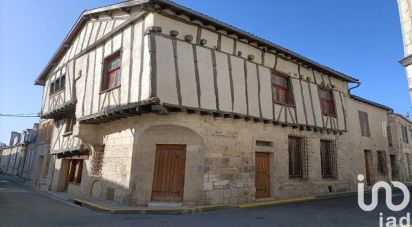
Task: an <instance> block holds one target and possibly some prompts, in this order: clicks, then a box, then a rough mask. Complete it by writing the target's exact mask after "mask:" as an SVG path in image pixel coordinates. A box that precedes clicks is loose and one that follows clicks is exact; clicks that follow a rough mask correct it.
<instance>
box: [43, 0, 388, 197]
mask: <svg viewBox="0 0 412 227" xmlns="http://www.w3.org/2000/svg"><path fill="white" fill-rule="evenodd" d="M349 83H359V81H358V80H357V79H355V78H352V77H350V76H347V75H345V74H343V73H340V72H337V71H335V70H333V69H331V68H328V67H326V66H323V65H320V64H319V63H316V62H314V61H312V60H310V59H307V58H305V57H303V56H300V55H299V54H296V53H294V52H292V51H290V50H288V49H285V48H283V47H280V46H278V45H276V44H273V43H270V42H268V41H265V40H263V39H260V38H258V37H256V36H253V35H251V34H249V33H246V32H244V31H241V30H239V29H237V28H234V27H232V26H230V25H227V24H224V23H222V22H220V21H217V20H215V19H212V18H210V17H207V16H205V15H203V14H200V13H197V12H194V11H192V10H189V9H187V8H185V7H182V6H180V5H177V4H175V3H172V2H169V1H165V0H146V1H129V2H123V3H119V4H114V5H111V6H108V7H102V8H98V9H93V10H88V11H85V12H83V14H82V15H81V16H80V18H79V20H78V21H77V22H76V24H75V25H74V27H73V28H72V30H71V31H70V33H69V34H68V35H67V37H66V38H65V40H64V41H63V43H62V45H61V46H60V48H59V49H58V50H57V52H56V53H55V54H54V56H53V57H52V59H51V60H50V62H49V64H48V65H47V66H46V67H45V69H44V70H43V72H42V73H41V74H40V75H39V77H38V78H37V80H36V84H38V85H43V86H44V92H43V102H42V118H44V119H54V124H53V133H52V139H51V145H50V154H52V155H53V158H52V159H53V160H55V161H54V162H50V165H53V167H54V168H53V169H55V170H54V171H53V173H52V185H51V189H52V190H55V191H67V192H68V193H70V194H73V195H81V196H85V195H90V196H94V197H99V198H106V199H109V200H115V201H117V202H121V203H125V204H129V205H148V204H151V203H153V202H157V201H167V202H178V203H183V204H185V205H194V204H218V203H230V204H239V203H246V202H252V201H255V200H256V199H261V198H268V197H275V198H280V197H290V196H307V195H319V194H326V193H330V192H340V191H353V190H356V186H357V181H356V176H357V174H359V173H366V174H369V175H368V179H369V181H370V182H369V183H371V182H372V181H376V180H380V179H389V178H388V174H387V168H388V163H387V162H383V161H380V162H375V161H373V160H377V159H374V158H373V157H379V158H380V159H379V160H383V159H387V158H388V157H389V156H388V155H389V151H388V140H387V139H386V137H387V133H386V126H387V125H388V123H387V122H388V117H387V116H388V114H389V113H390V112H391V110H390V108H387V107H384V106H382V105H379V104H375V103H373V102H370V101H368V100H364V99H362V98H359V97H355V96H350V94H349V92H348V84H349ZM365 119H366V120H365ZM366 122H367V123H366ZM366 151H370V152H372V154H371V155H370V156H368V154H367V152H366ZM378 151H379V153H378ZM365 154H366V157H367V158H369V157H371V158H372V161H370V163H367V164H368V165H370V166H368V165H366V166H368V167H367V168H365V163H364V161H363V160H369V159H365V158H364V157H365ZM52 163H54V164H52ZM372 165H374V166H375V165H378V166H379V167H382V170H381V169H380V170H379V172H378V173H375V172H373V171H372V169H373V166H372ZM349 167H350V168H349Z"/></svg>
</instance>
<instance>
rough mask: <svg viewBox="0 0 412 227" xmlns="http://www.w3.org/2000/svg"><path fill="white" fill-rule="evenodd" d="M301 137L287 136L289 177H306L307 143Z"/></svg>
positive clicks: (299, 178) (304, 178)
mask: <svg viewBox="0 0 412 227" xmlns="http://www.w3.org/2000/svg"><path fill="white" fill-rule="evenodd" d="M307 142H308V141H307V140H306V139H305V138H303V137H296V136H289V138H288V144H289V148H288V149H289V178H290V179H296V180H307V179H308V159H309V158H308V151H307V148H308V144H307Z"/></svg>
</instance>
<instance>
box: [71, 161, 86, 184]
mask: <svg viewBox="0 0 412 227" xmlns="http://www.w3.org/2000/svg"><path fill="white" fill-rule="evenodd" d="M82 171H83V160H82V159H72V160H70V164H69V182H70V183H75V184H80V183H81V182H82Z"/></svg>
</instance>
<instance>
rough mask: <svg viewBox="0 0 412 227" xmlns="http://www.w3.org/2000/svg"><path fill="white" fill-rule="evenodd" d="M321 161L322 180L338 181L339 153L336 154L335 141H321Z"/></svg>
mask: <svg viewBox="0 0 412 227" xmlns="http://www.w3.org/2000/svg"><path fill="white" fill-rule="evenodd" d="M320 160H321V170H322V178H324V179H326V178H329V179H337V178H338V169H337V153H336V144H335V141H332V140H321V141H320Z"/></svg>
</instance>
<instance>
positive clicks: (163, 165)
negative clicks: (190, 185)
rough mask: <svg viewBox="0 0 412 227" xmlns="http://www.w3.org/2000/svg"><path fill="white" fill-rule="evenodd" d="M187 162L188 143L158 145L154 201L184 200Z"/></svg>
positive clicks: (153, 190) (154, 176)
mask: <svg viewBox="0 0 412 227" xmlns="http://www.w3.org/2000/svg"><path fill="white" fill-rule="evenodd" d="M185 164H186V145H172V144H165V145H157V147H156V157H155V166H154V174H153V187H152V201H170V202H181V201H182V200H183V187H184V179H185Z"/></svg>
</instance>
